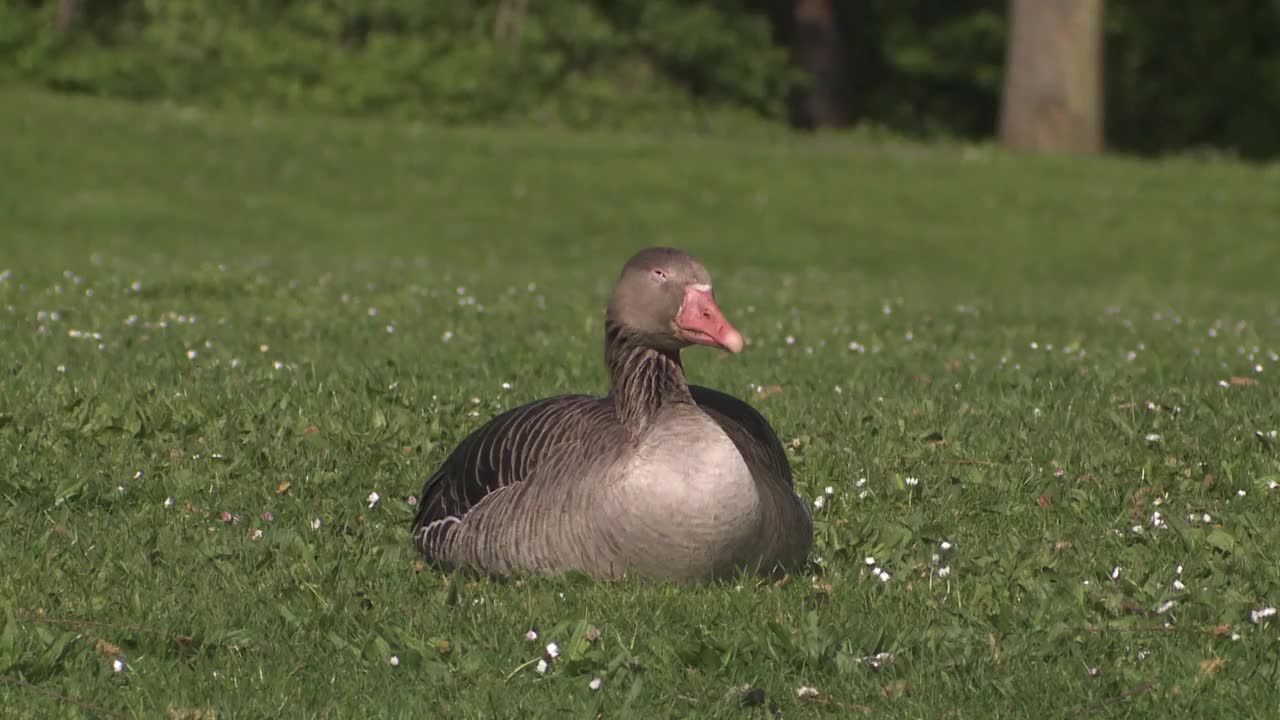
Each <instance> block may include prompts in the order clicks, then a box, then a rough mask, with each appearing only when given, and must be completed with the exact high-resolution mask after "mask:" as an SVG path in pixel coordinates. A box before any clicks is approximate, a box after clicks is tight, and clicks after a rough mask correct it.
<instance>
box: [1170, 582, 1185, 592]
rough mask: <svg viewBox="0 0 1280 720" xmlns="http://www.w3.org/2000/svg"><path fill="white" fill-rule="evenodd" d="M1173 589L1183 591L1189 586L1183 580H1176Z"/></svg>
mask: <svg viewBox="0 0 1280 720" xmlns="http://www.w3.org/2000/svg"><path fill="white" fill-rule="evenodd" d="M1173 589H1174V591H1175V592H1182V591H1183V590H1186V589H1187V586H1186V585H1185V584H1184V583H1183V582H1182V581H1181V580H1174V581H1173Z"/></svg>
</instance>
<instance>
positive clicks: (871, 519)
mask: <svg viewBox="0 0 1280 720" xmlns="http://www.w3.org/2000/svg"><path fill="white" fill-rule="evenodd" d="M0 107H2V108H3V110H0V136H3V137H4V138H5V142H4V143H2V144H0V168H3V180H2V181H0V528H2V529H3V532H0V563H2V564H0V568H2V569H0V707H3V708H4V709H5V710H6V711H9V712H11V713H13V715H14V716H16V717H33V718H34V717H39V718H45V717H62V716H77V715H81V714H84V715H95V714H96V716H98V717H116V716H120V717H132V716H139V717H163V716H165V715H166V714H168V715H170V716H172V717H182V718H195V717H212V715H199V714H197V713H198V712H202V711H203V712H209V711H212V712H216V713H217V714H218V716H219V717H366V716H367V717H374V716H377V717H442V718H443V717H451V718H454V717H456V718H489V717H525V716H530V717H544V716H545V717H593V716H595V715H596V714H598V713H603V714H604V715H606V716H612V717H636V718H659V717H690V718H692V717H762V716H763V717H772V716H774V715H775V714H776V713H781V714H782V715H783V716H785V717H792V718H794V717H850V716H854V717H856V716H861V715H868V716H873V717H875V716H895V717H930V718H943V717H945V718H993V717H1039V718H1048V717H1063V716H1077V715H1090V716H1100V717H1121V716H1124V717H1129V716H1133V717H1153V716H1173V717H1179V716H1182V717H1185V716H1199V717H1240V716H1266V715H1270V714H1273V713H1274V712H1275V711H1276V706H1277V698H1278V697H1280V674H1278V671H1280V616H1277V617H1271V618H1267V617H1265V616H1264V615H1265V613H1264V614H1263V615H1259V614H1257V611H1259V610H1261V609H1264V608H1268V607H1270V606H1274V605H1277V604H1280V529H1277V523H1276V514H1277V509H1278V508H1280V490H1276V489H1272V486H1274V485H1275V484H1276V483H1277V482H1280V455H1278V452H1280V440H1277V438H1276V431H1277V430H1278V429H1280V393H1277V390H1276V388H1277V382H1278V381H1280V358H1278V357H1277V353H1278V352H1280V293H1278V292H1277V288H1280V279H1278V278H1280V275H1278V274H1277V273H1278V272H1280V200H1278V199H1277V197H1278V196H1277V192H1276V188H1277V187H1280V166H1274V165H1273V166H1269V167H1257V166H1253V167H1251V166H1244V165H1237V164H1231V163H1227V162H1221V161H1194V160H1171V161H1167V162H1161V163H1139V162H1134V161H1129V160H1122V159H1101V160H1064V159H1035V158H1023V157H1015V156H1011V155H1006V154H1003V153H1000V152H997V151H995V150H993V149H991V148H985V147H977V148H966V147H942V146H939V147H923V146H916V145H905V144H894V143H881V144H869V143H866V142H861V141H857V140H855V139H848V138H845V139H840V138H808V139H802V138H791V139H785V138H783V139H774V140H768V141H759V142H755V143H750V144H748V143H740V142H734V141H733V140H731V139H728V138H719V137H696V136H673V137H662V136H623V137H615V136H604V135H600V136H593V135H560V134H554V133H549V132H524V131H499V130H479V129H476V130H440V129H434V128H429V127H421V126H415V125H412V124H386V123H380V122H376V121H364V120H335V119H326V118H314V117H303V116H292V117H290V116H273V115H265V116H259V115H252V114H247V113H246V114H240V115H237V114H211V113H207V112H204V111H200V110H193V109H188V108H175V107H168V106H133V105H126V104H117V103H112V102H104V101H98V100H89V99H72V98H58V97H54V96H49V95H43V94H34V93H28V92H23V91H15V90H7V91H3V92H0ZM650 244H674V245H677V246H680V247H683V248H686V249H688V250H690V251H692V252H694V253H695V254H697V255H699V256H700V257H701V258H702V259H703V260H705V261H706V263H707V264H708V266H709V267H710V269H711V271H712V273H713V274H714V275H715V278H716V288H717V297H718V299H719V300H720V303H721V306H722V307H723V308H724V309H725V311H726V313H727V314H728V315H729V317H730V318H731V319H732V320H733V321H734V322H735V324H736V325H737V326H738V327H739V328H740V329H741V330H742V331H743V332H744V334H745V335H746V336H747V337H748V338H749V342H750V345H749V347H748V349H747V352H745V353H744V354H743V355H741V356H738V357H733V358H729V357H724V356H720V355H717V354H716V353H714V352H711V351H708V350H693V351H689V352H688V353H687V354H686V366H687V368H688V371H689V374H690V376H691V378H692V379H693V380H694V381H696V382H699V383H701V384H706V385H710V386H713V387H718V388H721V389H724V390H726V391H728V392H732V393H734V394H736V395H738V396H740V397H744V398H747V399H749V400H750V401H751V402H752V403H753V404H755V405H756V406H757V407H758V408H760V409H761V410H762V411H763V412H764V413H765V414H766V416H767V417H768V418H769V419H770V420H771V422H772V423H773V425H774V427H775V428H776V429H777V431H778V434H779V436H780V437H782V438H783V440H784V442H786V443H788V444H789V447H790V450H789V452H791V454H792V462H793V463H794V466H795V470H796V476H797V484H798V488H799V491H800V492H801V494H802V495H803V496H804V497H806V498H807V499H810V500H814V499H816V498H821V507H820V508H818V509H816V510H815V511H814V514H815V519H816V525H817V528H816V534H817V539H816V548H815V556H816V557H815V558H814V563H815V564H814V566H813V567H812V568H811V570H810V571H808V572H806V573H805V574H804V575H803V576H798V577H792V578H791V579H790V582H788V583H785V584H780V585H772V584H757V583H756V582H755V581H753V580H752V579H750V578H743V579H741V581H740V582H730V583H727V584H717V585H707V586H700V587H694V588H684V587H676V586H670V585H665V584H660V583H651V582H635V581H627V582H620V583H598V582H594V581H590V580H587V579H585V578H581V577H570V578H563V579H526V580H521V581H505V582H499V581H490V580H477V579H474V578H468V577H466V576H458V577H455V578H447V577H443V576H441V575H440V574H439V573H436V572H433V571H432V570H431V569H429V568H423V567H422V566H421V565H420V564H419V563H418V562H417V557H416V556H415V553H414V552H413V550H412V548H411V547H410V544H409V522H410V520H411V518H412V515H413V507H412V506H411V505H410V497H411V496H412V495H415V494H416V493H418V492H419V491H420V489H421V484H422V481H423V479H424V478H425V477H426V476H427V475H428V474H429V473H430V472H431V470H432V469H434V467H435V465H436V464H437V463H438V462H439V461H440V460H441V459H442V458H443V457H444V456H445V454H446V453H447V452H448V451H449V449H451V448H452V447H453V445H454V444H455V443H456V442H457V441H458V440H460V439H461V438H462V437H463V436H464V434H466V433H467V432H468V431H470V430H471V429H473V428H475V427H476V426H477V425H478V424H479V423H481V422H482V421H484V420H485V419H486V418H487V417H489V416H491V415H492V414H494V413H496V412H498V411H499V410H501V409H503V408H508V407H511V406H513V405H515V404H518V403H523V402H525V401H528V400H532V399H535V398H539V397H543V396H546V395H549V394H556V393H565V392H578V391H594V392H599V391H602V390H603V389H604V388H603V383H604V374H603V368H602V359H601V346H602V342H603V341H602V337H601V334H602V328H601V321H602V317H603V306H604V302H605V298H606V294H607V291H608V289H609V287H610V285H611V283H612V281H613V278H614V276H615V275H616V273H617V270H618V268H619V267H620V266H621V263H622V262H623V261H624V260H625V259H626V258H627V257H628V256H629V255H630V254H631V253H632V252H633V251H634V250H636V249H638V248H640V247H643V246H645V245H650ZM371 493H377V494H378V496H379V497H380V500H379V501H378V502H376V503H372V504H371V503H370V501H369V497H370V494H371ZM944 548H946V549H944ZM881 573H883V575H882V574H881ZM882 577H887V578H888V579H887V580H885V579H882ZM530 629H535V630H536V631H537V633H538V638H537V640H529V639H526V633H527V632H528V631H529V630H530ZM597 634H598V635H597ZM589 638H594V639H589ZM552 641H554V642H555V643H557V644H558V646H559V657H558V658H556V659H555V661H554V662H553V663H552V664H551V668H550V671H549V672H547V673H546V674H545V675H544V674H539V673H538V672H537V670H536V667H535V664H536V663H537V660H538V659H539V658H540V657H541V655H542V653H543V652H544V645H545V644H546V643H547V642H552ZM881 653H885V655H879V654H881ZM877 655H879V657H878V659H876V660H869V658H873V657H875V656H877ZM116 660H121V661H123V663H124V666H123V669H122V670H121V671H119V672H116V671H114V670H115V669H114V668H113V663H114V662H115V661H116ZM593 678H601V680H602V685H601V686H600V687H599V689H598V690H593V689H592V688H591V687H590V686H589V683H590V682H591V681H592V680H593ZM743 686H750V688H753V690H751V691H744V690H743ZM802 686H808V687H812V688H815V689H816V690H817V691H818V694H817V695H816V696H815V697H808V698H801V697H798V695H797V690H798V689H799V688H801V687H802Z"/></svg>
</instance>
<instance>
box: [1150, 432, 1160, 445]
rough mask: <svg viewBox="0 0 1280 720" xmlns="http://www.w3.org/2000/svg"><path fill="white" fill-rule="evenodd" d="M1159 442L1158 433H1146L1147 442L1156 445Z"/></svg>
mask: <svg viewBox="0 0 1280 720" xmlns="http://www.w3.org/2000/svg"><path fill="white" fill-rule="evenodd" d="M1160 440H1161V438H1160V434H1159V433H1147V442H1149V443H1158V442H1160Z"/></svg>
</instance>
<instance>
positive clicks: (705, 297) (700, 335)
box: [676, 285, 743, 353]
mask: <svg viewBox="0 0 1280 720" xmlns="http://www.w3.org/2000/svg"><path fill="white" fill-rule="evenodd" d="M676 327H677V328H678V329H679V331H680V337H681V338H683V339H685V340H686V341H688V342H691V343H694V344H696V345H709V346H711V347H715V348H720V349H722V350H728V351H729V352H731V353H740V352H742V345H743V343H742V333H740V332H738V331H737V329H736V328H734V327H733V326H732V325H730V324H729V321H728V320H726V319H725V317H724V313H722V312H720V307H719V306H718V305H716V300H715V298H713V297H712V296H711V291H710V290H703V289H700V288H698V287H695V286H692V285H691V286H689V287H688V288H687V289H686V290H685V291H684V304H683V305H681V306H680V312H679V313H677V314H676Z"/></svg>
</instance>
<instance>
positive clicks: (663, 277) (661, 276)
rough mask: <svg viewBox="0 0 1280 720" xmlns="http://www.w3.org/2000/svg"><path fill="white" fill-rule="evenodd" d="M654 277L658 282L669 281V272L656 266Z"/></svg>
mask: <svg viewBox="0 0 1280 720" xmlns="http://www.w3.org/2000/svg"><path fill="white" fill-rule="evenodd" d="M653 279H654V280H655V281H657V282H666V281H667V273H666V271H665V270H662V269H659V268H654V269H653Z"/></svg>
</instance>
